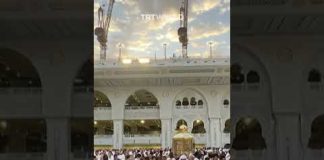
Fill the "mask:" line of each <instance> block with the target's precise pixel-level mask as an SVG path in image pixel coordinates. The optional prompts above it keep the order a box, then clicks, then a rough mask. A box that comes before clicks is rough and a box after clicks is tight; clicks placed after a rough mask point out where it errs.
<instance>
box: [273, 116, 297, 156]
mask: <svg viewBox="0 0 324 160" xmlns="http://www.w3.org/2000/svg"><path fill="white" fill-rule="evenodd" d="M298 116H299V115H298V114H297V113H277V114H276V119H277V123H276V124H277V126H276V134H277V135H276V137H277V139H276V142H277V156H278V157H277V159H278V160H286V159H291V160H292V159H293V160H300V159H302V156H301V149H302V148H301V147H302V146H301V145H300V144H301V143H300V129H299V127H300V122H299V117H298Z"/></svg>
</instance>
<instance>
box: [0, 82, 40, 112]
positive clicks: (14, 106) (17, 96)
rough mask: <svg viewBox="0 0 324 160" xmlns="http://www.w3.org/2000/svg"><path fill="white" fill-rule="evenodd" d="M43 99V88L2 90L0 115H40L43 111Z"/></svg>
mask: <svg viewBox="0 0 324 160" xmlns="http://www.w3.org/2000/svg"><path fill="white" fill-rule="evenodd" d="M41 98H42V89H41V88H1V89H0V101H1V106H2V107H1V108H0V113H1V115H3V116H8V115H12V116H20V115H24V116H34V115H38V114H40V113H41V111H42V99H41ZM27 104H28V105H27Z"/></svg>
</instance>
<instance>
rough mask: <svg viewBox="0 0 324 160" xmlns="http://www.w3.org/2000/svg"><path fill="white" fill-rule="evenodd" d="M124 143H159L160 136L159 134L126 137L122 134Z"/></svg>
mask: <svg viewBox="0 0 324 160" xmlns="http://www.w3.org/2000/svg"><path fill="white" fill-rule="evenodd" d="M123 143H124V144H160V143H161V136H160V135H132V136H131V137H128V136H126V135H124V137H123Z"/></svg>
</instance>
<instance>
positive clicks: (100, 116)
mask: <svg viewBox="0 0 324 160" xmlns="http://www.w3.org/2000/svg"><path fill="white" fill-rule="evenodd" d="M94 118H95V120H111V107H94Z"/></svg>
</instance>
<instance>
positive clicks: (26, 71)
mask: <svg viewBox="0 0 324 160" xmlns="http://www.w3.org/2000/svg"><path fill="white" fill-rule="evenodd" d="M41 86H42V84H41V80H40V76H39V74H38V72H37V70H36V68H35V67H34V66H33V64H32V62H31V61H30V60H29V59H28V58H26V57H25V56H24V55H22V54H20V53H18V52H16V51H14V50H11V49H6V48H0V88H5V87H23V88H25V87H34V88H40V87H41Z"/></svg>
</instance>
